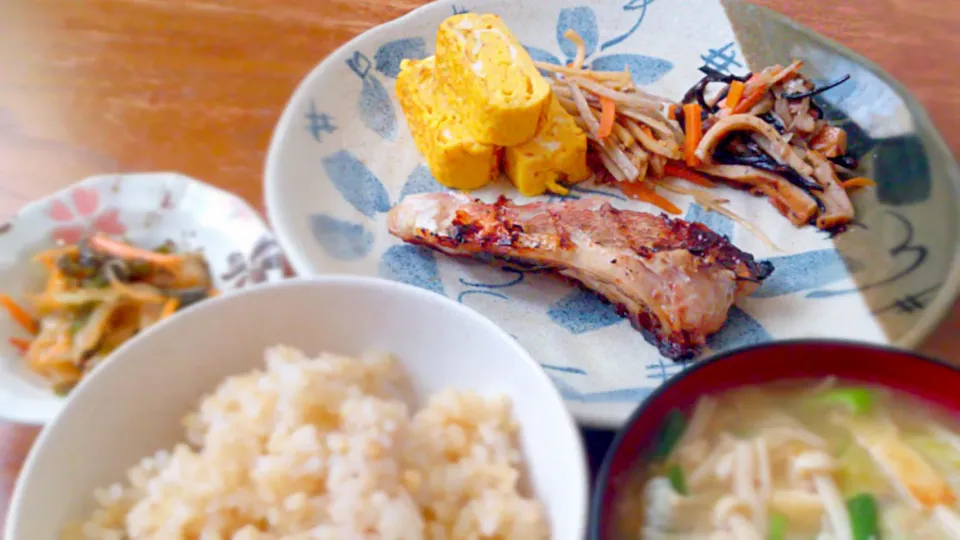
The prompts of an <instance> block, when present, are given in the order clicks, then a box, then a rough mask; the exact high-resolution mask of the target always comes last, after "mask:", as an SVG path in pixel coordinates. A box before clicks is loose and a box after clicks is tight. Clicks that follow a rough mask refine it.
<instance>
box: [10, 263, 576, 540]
mask: <svg viewBox="0 0 960 540" xmlns="http://www.w3.org/2000/svg"><path fill="white" fill-rule="evenodd" d="M277 344H285V345H289V346H293V347H297V348H299V349H301V350H303V351H304V352H305V353H306V354H308V355H311V356H313V355H316V354H318V353H320V352H331V353H336V354H346V355H350V356H353V357H362V356H363V355H366V354H370V353H373V354H377V353H384V352H386V353H392V354H394V355H396V357H397V359H398V360H399V361H400V362H401V364H402V365H403V367H404V370H405V372H406V375H407V376H408V378H409V381H410V383H411V387H412V390H413V392H414V393H415V394H416V395H415V396H413V397H414V398H415V399H418V400H419V401H421V402H422V401H424V398H426V396H428V395H430V394H433V393H435V392H437V391H439V390H441V389H443V388H447V387H454V388H459V389H462V390H465V389H471V390H474V391H476V392H478V393H481V394H485V395H494V394H502V395H506V396H507V397H508V398H510V400H511V406H512V411H513V415H514V418H515V419H516V420H517V422H518V424H519V425H520V431H519V439H520V444H521V448H522V451H523V454H524V460H525V462H526V473H527V474H526V478H525V479H524V481H525V483H527V484H528V485H529V486H530V487H531V488H532V490H533V492H534V493H536V495H537V498H538V499H539V500H540V501H541V502H542V503H543V504H544V505H545V507H546V514H547V518H548V520H549V523H550V525H551V529H552V531H553V535H552V538H554V539H556V540H581V539H582V538H583V537H584V534H585V533H586V525H587V497H588V490H589V486H588V478H587V465H586V457H585V454H584V450H583V443H582V442H581V440H580V433H579V431H578V430H577V429H576V425H575V424H574V422H573V418H572V417H571V416H570V414H569V412H567V410H566V409H565V408H564V406H563V401H562V400H561V398H560V396H559V395H558V393H557V391H556V390H555V389H554V387H553V385H552V384H551V383H550V380H549V379H547V377H546V376H545V375H544V374H543V372H542V371H541V370H540V369H539V368H538V367H537V365H536V363H535V362H534V361H533V359H532V358H530V355H529V354H527V352H526V351H524V350H523V348H522V347H520V346H519V345H518V344H517V343H516V342H515V341H514V340H512V339H511V338H510V336H508V335H507V334H506V333H505V332H504V331H503V330H501V329H500V328H497V326H496V325H495V324H493V323H492V322H490V321H489V320H487V319H485V318H484V317H482V316H480V315H478V314H477V313H475V312H473V311H471V310H469V309H466V308H464V307H463V306H460V305H457V304H456V303H455V302H452V301H450V300H447V299H445V298H441V297H440V296H437V295H434V294H430V293H427V292H425V291H423V290H420V289H417V288H415V287H411V286H408V285H403V284H399V283H394V282H391V281H387V280H382V279H368V278H357V277H351V276H330V277H325V278H316V279H314V280H288V281H286V282H284V283H277V284H271V285H265V286H262V287H256V288H253V289H251V290H249V291H241V292H238V293H236V294H233V295H225V296H223V297H220V298H215V299H213V300H209V301H206V302H201V303H200V304H198V305H197V306H195V307H193V308H191V309H189V310H186V311H184V313H182V314H180V315H179V316H177V317H171V318H170V319H168V320H166V321H163V322H161V323H160V324H158V325H156V326H154V327H152V328H150V329H148V330H147V331H146V332H144V333H143V335H142V336H139V337H138V338H137V339H135V340H131V341H130V342H128V343H126V344H124V345H123V346H122V347H120V348H119V349H117V351H116V352H115V353H114V358H113V361H111V362H106V363H105V364H103V365H101V366H99V367H98V369H97V370H96V371H95V372H94V373H93V374H92V376H91V377H89V378H88V379H86V380H84V381H82V382H81V383H80V385H78V386H77V388H76V389H75V390H74V392H75V395H74V396H73V397H72V398H70V401H69V402H68V403H67V406H66V408H65V409H64V411H63V412H62V413H61V414H60V415H59V416H58V417H57V418H56V419H55V420H54V421H53V423H51V424H50V426H49V427H47V429H46V430H44V432H43V435H41V437H40V439H39V440H38V441H37V443H36V444H35V445H34V447H33V449H32V450H31V451H30V455H29V457H28V458H27V462H26V464H25V465H24V468H23V472H22V473H21V475H20V477H19V478H18V480H17V487H16V489H15V491H14V495H13V499H12V502H11V505H10V514H9V519H8V520H7V528H6V534H5V535H4V538H11V539H13V538H16V539H18V540H19V539H22V540H27V539H31V540H32V539H41V538H42V539H49V538H57V537H58V531H59V530H60V529H61V527H62V526H63V525H65V524H67V523H73V522H75V521H76V520H78V519H82V518H83V516H87V515H89V512H91V511H92V510H93V498H92V494H93V491H94V489H95V488H97V487H103V486H109V485H110V484H112V483H113V482H119V481H123V480H124V472H125V470H126V469H127V468H129V467H131V466H133V465H135V464H136V463H138V462H139V460H140V458H141V457H144V456H148V455H153V454H154V453H155V452H156V451H157V450H158V449H160V448H171V447H172V446H173V444H174V443H176V442H178V441H182V440H183V439H184V429H183V425H182V424H181V423H180V420H181V418H182V417H183V415H184V414H186V413H187V412H188V411H190V410H192V409H194V408H195V407H196V406H197V404H198V403H199V401H200V399H201V398H202V397H203V396H204V395H205V394H207V393H209V392H211V391H213V390H214V389H215V388H216V387H217V386H218V385H219V384H220V383H221V382H222V381H223V380H224V379H225V378H226V377H229V376H230V375H236V374H240V373H246V372H249V371H250V370H253V369H258V368H263V352H264V349H266V348H267V347H272V346H274V345H277Z"/></svg>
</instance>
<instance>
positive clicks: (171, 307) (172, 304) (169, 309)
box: [160, 298, 180, 321]
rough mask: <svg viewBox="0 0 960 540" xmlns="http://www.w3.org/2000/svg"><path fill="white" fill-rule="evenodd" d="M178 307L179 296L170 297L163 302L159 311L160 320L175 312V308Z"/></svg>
mask: <svg viewBox="0 0 960 540" xmlns="http://www.w3.org/2000/svg"><path fill="white" fill-rule="evenodd" d="M178 307H180V299H179V298H170V299H168V300H167V301H166V302H164V304H163V309H162V310H161V311H160V320H161V321H162V320H163V319H166V318H167V317H169V316H171V315H173V314H174V313H176V311H177V308H178Z"/></svg>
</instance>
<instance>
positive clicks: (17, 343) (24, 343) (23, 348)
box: [7, 337, 30, 354]
mask: <svg viewBox="0 0 960 540" xmlns="http://www.w3.org/2000/svg"><path fill="white" fill-rule="evenodd" d="M7 342H8V343H10V345H11V346H12V347H13V348H14V349H16V350H17V351H18V352H19V353H20V354H27V351H28V350H30V340H29V339H23V338H16V337H12V338H10V339H8V340H7Z"/></svg>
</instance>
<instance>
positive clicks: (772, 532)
mask: <svg viewBox="0 0 960 540" xmlns="http://www.w3.org/2000/svg"><path fill="white" fill-rule="evenodd" d="M786 537H787V516H785V515H783V514H778V513H776V512H774V513H772V514H770V519H768V520H767V540H784V539H785V538H786Z"/></svg>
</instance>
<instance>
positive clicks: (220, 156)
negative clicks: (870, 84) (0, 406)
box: [0, 0, 960, 540]
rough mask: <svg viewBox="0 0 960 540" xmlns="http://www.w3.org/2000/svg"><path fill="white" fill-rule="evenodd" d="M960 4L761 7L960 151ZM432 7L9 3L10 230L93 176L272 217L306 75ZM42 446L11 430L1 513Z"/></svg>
mask: <svg viewBox="0 0 960 540" xmlns="http://www.w3.org/2000/svg"><path fill="white" fill-rule="evenodd" d="M541 1H549V0H541ZM659 1H669V0H659ZM954 1H955V0H845V1H842V2H807V1H805V0H758V3H760V4H763V5H767V6H770V7H773V8H775V9H777V10H780V11H782V12H784V13H786V14H788V15H790V16H792V17H794V18H796V19H797V20H799V21H801V22H803V23H805V24H808V25H809V26H811V27H813V28H815V29H816V30H818V31H820V32H822V33H823V34H825V35H827V36H829V37H832V38H834V39H836V40H838V41H840V42H842V43H844V44H846V45H848V46H850V47H852V48H853V49H855V50H857V51H859V52H861V53H862V54H864V55H865V56H867V57H869V58H871V59H873V60H874V61H876V62H878V63H879V64H880V65H881V66H883V67H884V68H886V69H887V70H888V71H889V72H890V73H892V74H893V75H894V76H895V77H897V78H898V79H900V80H901V81H903V82H904V83H905V84H906V86H907V87H908V88H909V89H910V90H911V91H913V93H914V94H915V95H916V96H917V97H918V98H919V99H920V101H921V102H923V104H924V105H925V106H926V107H927V109H928V110H929V111H930V112H931V114H932V116H933V119H934V121H935V122H936V124H937V126H938V127H939V128H940V130H941V131H942V132H943V134H944V135H945V136H946V138H947V141H948V142H949V144H950V146H951V148H952V149H953V151H954V153H955V154H957V155H960V84H958V82H960V80H958V77H957V74H956V62H957V58H960V11H958V10H956V9H952V6H953V4H954ZM422 3H425V2H424V1H423V0H324V1H317V0H272V1H271V0H190V1H186V0H85V1H83V2H77V1H75V0H2V1H0V221H2V219H3V218H5V217H8V216H9V215H11V214H13V213H14V212H16V210H17V209H18V208H20V207H21V206H22V205H23V204H25V203H26V202H28V201H30V200H33V199H35V198H38V197H40V196H43V195H46V194H49V193H51V192H53V191H56V190H58V189H60V188H62V187H64V186H66V185H67V184H70V183H72V182H74V181H76V180H79V179H81V178H83V177H84V176H87V175H91V174H97V173H109V172H118V171H157V170H172V171H179V172H183V173H186V174H188V175H190V176H194V177H196V178H199V179H202V180H204V181H207V182H210V183H213V184H216V185H218V186H221V187H224V188H226V189H229V190H232V191H234V192H236V193H238V194H240V195H241V196H243V197H244V198H246V199H247V200H248V201H250V202H252V203H253V204H254V205H255V206H257V207H258V208H262V198H261V188H260V186H261V171H262V168H263V161H264V157H265V152H266V148H267V143H268V141H269V138H270V133H271V130H272V129H273V125H274V123H275V122H276V120H277V118H278V116H279V115H280V112H281V110H282V109H283V106H284V104H285V103H286V101H287V98H288V97H289V96H290V94H291V92H292V91H293V89H294V87H295V85H296V84H297V83H298V82H299V80H300V78H301V77H303V76H304V75H305V74H306V73H307V72H308V71H309V70H310V69H311V68H312V67H313V66H314V64H316V63H317V62H318V61H319V60H320V59H321V58H323V57H324V56H326V55H327V54H328V53H330V52H331V51H333V50H334V49H335V48H336V47H337V46H338V45H340V44H342V43H344V42H346V41H347V40H348V39H350V38H352V37H353V36H355V35H356V34H358V33H360V32H363V31H364V30H367V29H368V28H370V27H372V26H374V25H376V24H379V23H383V22H386V21H388V20H390V19H393V18H396V17H398V16H400V15H402V14H404V13H406V12H407V11H410V10H411V9H413V8H415V7H417V6H418V5H420V4H422ZM958 329H960V304H958V305H957V306H955V308H954V310H953V314H952V316H951V317H950V318H949V320H948V321H947V322H945V323H944V324H943V325H941V327H940V329H939V330H938V331H937V333H936V334H935V335H934V336H933V337H932V338H931V339H930V340H929V341H928V342H927V343H926V344H925V345H924V346H923V348H922V350H923V351H924V352H926V353H929V354H933V355H936V356H939V357H941V358H947V359H950V360H951V361H954V362H957V363H960V332H958ZM36 434H37V429H35V428H28V427H22V426H13V425H2V424H0V516H5V515H6V505H7V501H8V500H9V496H10V492H11V490H12V489H13V483H14V480H15V479H16V476H17V473H18V472H19V470H20V467H21V465H22V463H23V459H24V456H25V455H26V453H27V450H28V449H29V448H30V445H31V444H32V442H33V440H34V438H35V437H36ZM11 540H15V539H11Z"/></svg>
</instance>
